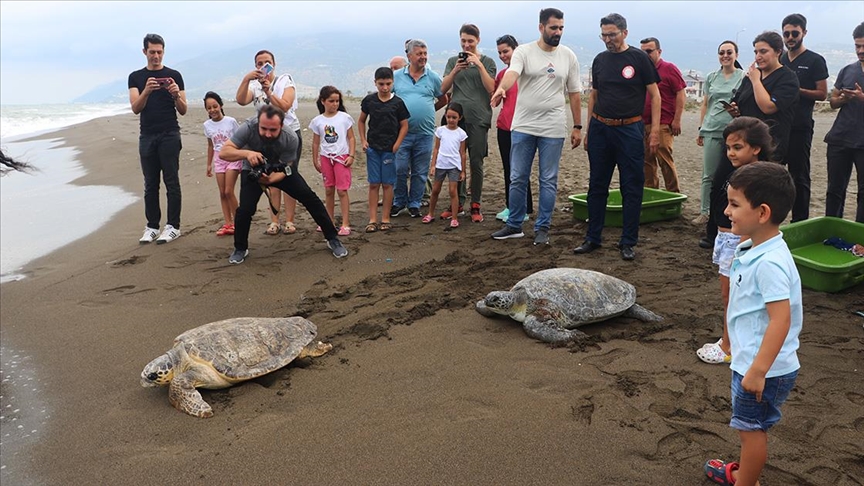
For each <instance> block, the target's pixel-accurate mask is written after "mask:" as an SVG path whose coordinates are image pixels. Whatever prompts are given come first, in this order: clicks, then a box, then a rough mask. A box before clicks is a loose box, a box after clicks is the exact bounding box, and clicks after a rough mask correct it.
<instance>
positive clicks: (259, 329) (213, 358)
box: [174, 317, 318, 380]
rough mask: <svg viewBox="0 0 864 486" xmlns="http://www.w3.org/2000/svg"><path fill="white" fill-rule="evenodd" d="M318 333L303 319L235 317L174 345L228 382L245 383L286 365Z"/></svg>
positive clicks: (179, 338) (191, 333)
mask: <svg viewBox="0 0 864 486" xmlns="http://www.w3.org/2000/svg"><path fill="white" fill-rule="evenodd" d="M317 334H318V329H317V328H316V326H315V324H312V323H311V322H309V321H307V320H306V319H303V318H302V317H287V318H263V317H238V318H234V319H226V320H224V321H218V322H212V323H210V324H205V325H203V326H199V327H196V328H195V329H190V330H188V331H186V332H184V333H183V334H181V335H179V336H177V337H176V338H175V339H174V346H175V347H176V346H183V347H184V349H185V350H186V353H187V354H189V355H190V356H193V357H196V358H197V359H200V360H203V361H205V362H209V363H211V364H212V365H213V368H214V369H216V371H218V372H219V373H220V374H222V375H224V376H225V377H226V378H228V379H230V380H248V379H250V378H255V377H258V376H261V375H265V374H267V373H270V372H271V371H275V370H278V369H279V368H281V367H283V366H285V365H287V364H288V363H290V362H291V361H293V360H294V358H296V357H297V356H298V355H299V354H300V351H302V350H303V348H304V347H306V345H307V344H309V343H310V342H312V340H313V339H315V336H316V335H317Z"/></svg>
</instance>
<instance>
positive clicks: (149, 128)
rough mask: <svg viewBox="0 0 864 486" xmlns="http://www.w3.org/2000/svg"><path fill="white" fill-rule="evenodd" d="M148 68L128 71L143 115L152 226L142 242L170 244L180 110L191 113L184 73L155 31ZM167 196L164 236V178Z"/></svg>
mask: <svg viewBox="0 0 864 486" xmlns="http://www.w3.org/2000/svg"><path fill="white" fill-rule="evenodd" d="M143 52H144V56H146V57H147V66H146V67H145V68H143V69H139V70H138V71H134V72H132V73H131V74H130V75H129V103H130V104H131V105H132V113H135V114H136V115H137V114H140V115H141V135H140V137H139V139H138V153H139V156H140V157H141V172H143V174H144V215H145V217H146V218H147V226H145V227H144V235H143V236H142V237H141V239H140V240H138V242H139V243H142V244H144V243H151V242H153V241H154V240H155V241H156V244H163V243H169V242H171V241H174V240H176V239H177V238H179V237H180V204H181V196H180V149H181V148H182V143H181V141H180V124H179V123H178V122H177V113H180V114H181V115H185V114H186V110H187V108H188V106H187V104H186V93H185V91H184V89H185V86H184V84H183V76H181V75H180V73H179V72H178V71H175V70H174V69H171V68H168V67H165V66H163V65H162V56H163V55H164V54H165V41H164V40H163V39H162V37H161V36H159V35H156V34H147V35H146V36H145V37H144V50H143ZM160 174H161V178H162V181H164V182H165V190H166V192H167V195H168V218H167V221H166V224H165V228H164V229H163V230H162V232H161V234H160V232H159V225H160V221H161V219H162V209H161V208H160V207H159V184H160V181H159V178H160Z"/></svg>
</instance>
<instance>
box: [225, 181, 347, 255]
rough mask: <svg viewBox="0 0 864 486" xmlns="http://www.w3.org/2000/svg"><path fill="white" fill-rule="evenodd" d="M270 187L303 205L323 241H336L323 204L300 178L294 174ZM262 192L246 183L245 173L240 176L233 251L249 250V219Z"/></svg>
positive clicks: (253, 183) (333, 229)
mask: <svg viewBox="0 0 864 486" xmlns="http://www.w3.org/2000/svg"><path fill="white" fill-rule="evenodd" d="M270 187H271V190H273V189H279V190H281V191H283V192H285V193H286V194H288V195H289V196H291V197H293V198H294V199H296V200H297V202H299V203H300V204H302V205H303V207H305V208H306V210H307V211H309V214H311V215H312V219H314V220H315V222H316V223H317V224H318V226H320V227H321V231H322V232H323V233H324V237H325V238H327V239H328V240H334V239H336V238H337V236H338V235H337V233H336V227H335V226H333V221H332V220H331V219H330V215H329V214H327V209H326V208H325V207H324V203H322V202H321V199H319V198H318V195H317V194H315V191H313V190H312V189H310V188H309V185H308V184H306V180H304V179H303V176H301V175H300V174H297V173H296V172H295V173H292V174H291V175H289V176H288V177H286V178H284V179H282V180H281V181H279V182H278V183H276V184H274V185H272V186H270ZM263 192H264V188H263V187H262V186H261V184H259V183H258V181H255V180H251V179H249V171H248V170H244V171H241V172H240V206H239V207H237V214H236V215H235V216H234V249H235V250H241V251H242V250H248V249H249V228H250V226H252V215H253V214H255V209H256V208H257V206H258V200H260V199H261V194H262V193H263ZM267 204H268V209H267V210H268V211H270V209H269V204H270V203H269V201H268V203H267Z"/></svg>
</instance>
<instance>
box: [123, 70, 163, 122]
mask: <svg viewBox="0 0 864 486" xmlns="http://www.w3.org/2000/svg"><path fill="white" fill-rule="evenodd" d="M157 89H159V83H157V82H156V78H147V84H145V85H144V91H138V88H129V104H130V105H132V113H135V114H136V115H137V114H139V113H141V111H143V110H144V107H145V106H147V100H148V99H149V98H150V93H152V92H153V91H155V90H157Z"/></svg>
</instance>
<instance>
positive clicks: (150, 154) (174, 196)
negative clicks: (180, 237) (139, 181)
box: [138, 131, 183, 229]
mask: <svg viewBox="0 0 864 486" xmlns="http://www.w3.org/2000/svg"><path fill="white" fill-rule="evenodd" d="M182 148H183V144H182V142H181V141H180V132H179V131H170V132H161V133H148V134H144V133H142V134H141V136H140V137H139V138H138V154H139V156H140V157H141V172H142V173H143V174H144V216H145V217H146V218H147V227H148V228H153V229H159V222H160V221H161V220H162V209H161V208H160V207H159V178H160V175H161V178H162V180H163V181H165V190H166V192H167V193H168V220H167V223H168V224H170V225H171V226H173V227H174V228H177V229H180V205H181V196H180V149H182Z"/></svg>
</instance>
